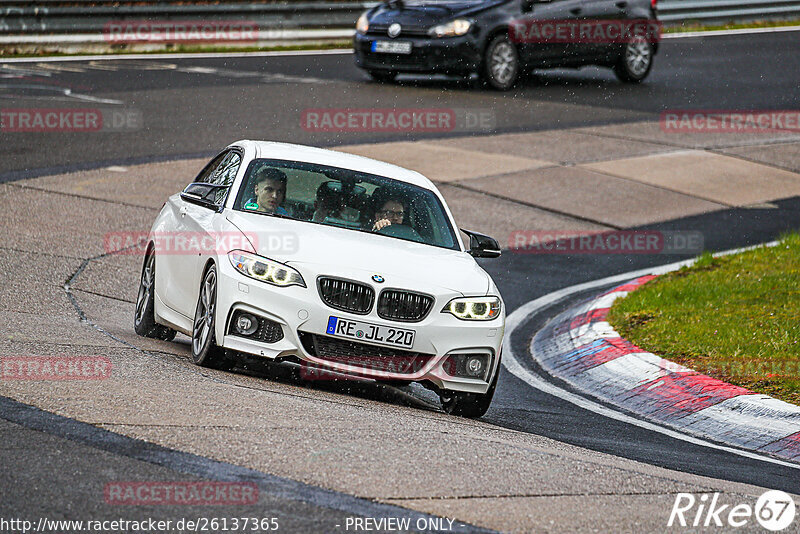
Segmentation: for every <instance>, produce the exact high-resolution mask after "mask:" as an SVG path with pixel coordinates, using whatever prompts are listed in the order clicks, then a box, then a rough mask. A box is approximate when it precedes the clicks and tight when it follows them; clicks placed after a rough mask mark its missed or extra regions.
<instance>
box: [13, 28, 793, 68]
mask: <svg viewBox="0 0 800 534" xmlns="http://www.w3.org/2000/svg"><path fill="white" fill-rule="evenodd" d="M794 31H800V26H776V27H773V28H740V29H737V30H709V31H697V32H681V33H665V34H663V35H662V36H661V38H662V39H684V38H689V37H713V36H723V35H747V34H756V33H779V32H794ZM352 53H353V50H352V49H351V48H337V49H333V50H280V51H277V50H276V51H263V52H197V53H192V52H184V53H164V54H151V53H142V54H97V55H92V56H89V55H85V56H81V55H78V56H41V57H21V58H7V59H5V58H2V57H0V63H36V62H57V61H110V60H115V59H118V60H126V59H147V58H149V59H187V58H197V59H209V58H220V57H277V56H323V55H328V54H352Z"/></svg>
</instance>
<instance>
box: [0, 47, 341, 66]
mask: <svg viewBox="0 0 800 534" xmlns="http://www.w3.org/2000/svg"><path fill="white" fill-rule="evenodd" d="M352 53H353V50H352V49H350V48H335V49H333V50H271V51H270V50H265V51H261V52H197V53H191V52H186V53H181V54H175V53H172V54H166V53H165V54H150V53H144V54H96V55H93V56H42V57H19V58H7V59H6V58H3V57H0V63H40V62H41V63H44V62H58V61H114V60H130V59H138V60H145V59H209V58H210V59H213V58H220V57H281V56H327V55H337V54H339V55H342V54H352Z"/></svg>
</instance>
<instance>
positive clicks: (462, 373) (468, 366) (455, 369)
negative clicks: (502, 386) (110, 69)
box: [442, 353, 490, 380]
mask: <svg viewBox="0 0 800 534" xmlns="http://www.w3.org/2000/svg"><path fill="white" fill-rule="evenodd" d="M489 360H490V355H489V354H483V353H480V354H451V355H450V356H448V357H447V359H446V360H445V361H444V363H443V364H442V368H443V369H444V371H445V372H446V373H447V374H449V375H450V376H455V377H459V378H477V379H479V380H486V371H487V368H488V367H489Z"/></svg>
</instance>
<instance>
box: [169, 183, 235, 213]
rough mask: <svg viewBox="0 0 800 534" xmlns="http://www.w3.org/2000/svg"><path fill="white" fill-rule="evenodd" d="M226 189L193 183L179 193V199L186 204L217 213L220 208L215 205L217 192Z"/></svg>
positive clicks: (219, 186) (223, 186) (216, 185)
mask: <svg viewBox="0 0 800 534" xmlns="http://www.w3.org/2000/svg"><path fill="white" fill-rule="evenodd" d="M227 187H228V186H227V185H220V184H209V183H206V182H194V183H191V184H189V185H187V186H186V189H184V190H183V192H182V193H181V198H182V199H183V200H185V201H186V202H191V203H192V204H197V205H198V206H203V207H204V208H208V209H212V210H215V211H219V209H220V208H221V207H222V206H220V205H219V204H217V192H218V191H219V190H220V189H226V188H227Z"/></svg>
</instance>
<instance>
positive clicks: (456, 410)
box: [439, 365, 500, 419]
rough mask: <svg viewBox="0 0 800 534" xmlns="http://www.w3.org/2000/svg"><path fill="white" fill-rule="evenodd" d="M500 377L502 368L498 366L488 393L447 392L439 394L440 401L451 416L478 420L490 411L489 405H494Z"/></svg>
mask: <svg viewBox="0 0 800 534" xmlns="http://www.w3.org/2000/svg"><path fill="white" fill-rule="evenodd" d="M498 376H500V366H499V365H498V366H497V371H496V372H495V374H494V379H492V383H491V384H490V385H489V389H488V390H486V393H464V392H461V391H446V390H443V391H441V392H439V399H440V400H441V402H442V408H444V411H445V412H447V413H449V414H450V415H460V416H461V417H470V418H473V419H474V418H478V417H483V415H485V414H486V412H487V411H488V410H489V405H490V404H492V398H493V397H494V390H495V389H497V377H498Z"/></svg>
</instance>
